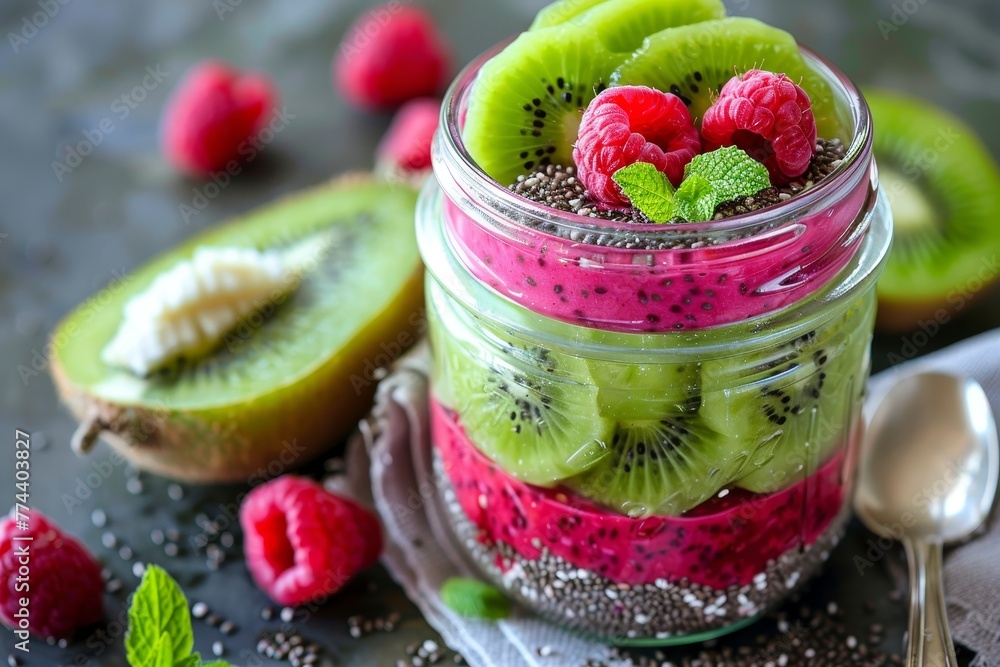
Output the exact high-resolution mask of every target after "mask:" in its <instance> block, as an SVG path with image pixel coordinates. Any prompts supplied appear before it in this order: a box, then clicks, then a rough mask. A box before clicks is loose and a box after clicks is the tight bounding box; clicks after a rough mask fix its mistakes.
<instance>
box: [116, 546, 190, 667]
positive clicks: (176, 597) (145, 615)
mask: <svg viewBox="0 0 1000 667" xmlns="http://www.w3.org/2000/svg"><path fill="white" fill-rule="evenodd" d="M164 636H166V637H167V644H166V646H167V647H169V651H170V658H171V660H170V662H169V667H173V666H174V664H175V663H179V662H182V661H183V660H185V659H186V658H188V656H190V655H191V650H192V649H193V648H194V633H193V632H192V631H191V614H190V613H189V612H188V606H187V600H186V599H185V598H184V593H182V592H181V589H180V587H179V586H178V585H177V582H175V581H174V580H173V579H171V578H170V575H169V574H167V573H166V572H165V571H164V570H163V569H162V568H160V567H158V566H156V565H150V566H149V567H147V568H146V572H145V574H143V575H142V583H140V584H139V588H138V590H136V592H135V595H134V596H132V606H131V607H130V608H129V610H128V635H127V636H126V637H125V652H126V655H127V656H128V661H129V664H131V665H132V666H133V667H149V666H151V665H158V663H157V660H158V659H159V656H158V655H157V653H156V651H157V650H158V649H157V645H158V643H160V642H162V641H163V637H164ZM182 664H183V663H182Z"/></svg>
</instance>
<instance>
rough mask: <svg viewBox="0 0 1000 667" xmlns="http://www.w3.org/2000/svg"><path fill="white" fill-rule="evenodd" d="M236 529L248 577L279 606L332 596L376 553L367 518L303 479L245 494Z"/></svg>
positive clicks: (376, 528) (375, 527)
mask: <svg viewBox="0 0 1000 667" xmlns="http://www.w3.org/2000/svg"><path fill="white" fill-rule="evenodd" d="M240 525H241V526H243V535H244V537H243V546H244V552H245V556H246V562H247V567H248V568H249V569H250V574H252V575H253V578H254V581H256V582H257V585H258V586H260V588H261V589H263V591H264V592H265V593H267V594H268V595H269V596H270V597H271V599H272V600H274V601H275V602H277V603H278V604H282V605H298V604H303V603H306V602H310V601H313V600H317V599H319V598H322V597H325V596H327V595H330V594H331V593H334V592H336V591H337V590H339V589H340V587H341V586H343V585H344V584H345V583H346V582H347V581H348V580H349V579H350V578H351V577H353V576H354V575H355V574H357V573H358V572H360V571H361V570H364V569H365V568H367V567H370V566H371V565H373V564H374V563H375V561H376V560H378V557H379V554H380V553H381V551H382V528H381V526H380V525H379V522H378V520H377V519H376V518H375V517H374V516H373V515H372V514H371V513H370V512H368V511H367V510H365V509H363V508H361V507H360V506H359V505H357V504H356V503H354V502H353V501H351V500H348V499H347V498H343V497H340V496H336V495H334V494H332V493H330V492H329V491H326V490H325V489H324V488H323V487H322V486H320V485H319V484H317V483H316V482H314V481H312V480H310V479H306V478H305V477H297V476H294V475H285V476H283V477H279V478H278V479H276V480H274V481H271V482H268V483H267V484H264V485H263V486H259V487H257V488H256V489H254V490H253V491H251V492H250V494H249V495H248V496H247V497H246V500H244V501H243V505H242V507H240Z"/></svg>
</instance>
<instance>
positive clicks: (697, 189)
mask: <svg viewBox="0 0 1000 667" xmlns="http://www.w3.org/2000/svg"><path fill="white" fill-rule="evenodd" d="M716 196H717V191H716V189H715V187H714V186H713V185H712V181H710V180H708V179H707V178H705V177H704V176H700V175H698V174H692V175H691V176H688V177H687V178H685V179H684V181H683V182H682V183H681V187H680V188H678V189H677V214H678V215H679V216H680V217H682V218H684V219H685V220H687V221H688V222H703V221H705V220H711V219H712V217H713V216H715V207H716V206H718V205H719V204H720V203H721V202H718V201H716Z"/></svg>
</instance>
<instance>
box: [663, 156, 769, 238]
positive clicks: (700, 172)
mask: <svg viewBox="0 0 1000 667" xmlns="http://www.w3.org/2000/svg"><path fill="white" fill-rule="evenodd" d="M694 177H698V178H699V179H702V180H697V181H695V183H694V184H692V185H691V186H689V187H688V188H685V185H687V182H688V181H689V180H691V179H692V178H694ZM704 182H707V183H708V184H709V186H710V188H711V190H710V191H709V190H708V189H706V187H705V183H704ZM769 187H771V177H770V176H769V175H768V173H767V167H765V166H764V165H762V164H761V163H760V162H757V160H754V159H753V158H752V157H750V156H749V155H747V154H746V152H744V151H742V150H740V149H739V148H737V147H736V146H726V147H724V148H719V149H718V150H714V151H712V152H711V153H703V154H701V155H697V156H695V158H694V159H693V160H691V162H689V163H688V165H687V167H685V168H684V182H682V183H681V187H680V189H679V190H678V191H677V199H678V206H679V207H680V210H681V215H682V216H683V217H684V218H685V219H686V220H689V221H691V222H703V221H705V220H711V219H712V217H713V216H714V215H715V209H716V207H718V205H719V204H722V203H723V202H727V201H731V200H733V199H736V198H738V197H749V196H750V195H755V194H757V193H758V192H760V191H761V190H766V189H767V188H769Z"/></svg>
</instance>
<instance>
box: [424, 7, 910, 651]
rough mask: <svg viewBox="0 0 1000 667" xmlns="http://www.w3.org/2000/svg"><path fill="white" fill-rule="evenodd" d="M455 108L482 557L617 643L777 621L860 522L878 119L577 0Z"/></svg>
mask: <svg viewBox="0 0 1000 667" xmlns="http://www.w3.org/2000/svg"><path fill="white" fill-rule="evenodd" d="M654 63H655V65H654ZM761 63H763V64H765V65H767V66H768V68H769V69H768V70H766V71H765V70H761V69H757V68H758V67H760V66H761ZM444 109H445V111H444V122H443V123H442V126H441V129H440V130H439V133H438V137H437V139H436V144H435V156H434V157H435V175H436V179H435V180H433V181H432V182H431V183H429V184H428V186H427V188H426V189H425V192H424V194H423V197H422V202H421V205H420V209H419V211H418V215H417V224H418V237H419V241H420V245H421V252H422V255H423V257H424V261H425V264H426V265H427V267H428V269H429V275H428V316H429V323H430V334H431V339H432V343H433V350H434V358H435V365H434V375H433V379H432V392H433V399H432V408H431V413H432V435H433V442H434V445H435V461H436V470H437V474H438V477H439V484H440V488H441V496H442V500H443V503H442V506H443V507H444V508H445V510H446V511H447V513H448V516H449V518H450V520H451V525H452V526H453V528H454V533H455V537H456V540H457V542H458V543H459V544H460V545H461V546H462V548H463V549H464V550H465V551H466V552H467V553H468V555H469V556H470V559H471V560H472V561H474V562H475V563H476V564H477V565H478V566H479V568H480V570H481V571H482V573H483V575H484V576H485V577H486V578H488V579H490V580H492V581H493V582H494V583H496V584H497V585H498V586H500V587H501V588H502V589H503V590H505V591H506V592H508V594H510V595H511V596H512V597H513V598H515V599H517V600H519V601H520V602H522V603H523V604H524V605H526V606H527V607H529V608H531V609H533V610H536V611H537V612H539V613H540V614H542V615H544V616H546V617H548V618H550V619H552V620H554V621H556V622H558V623H561V624H564V625H567V626H570V627H573V628H576V629H579V630H582V631H586V632H587V633H590V634H593V635H597V636H600V637H603V638H608V639H611V640H614V641H618V642H633V643H644V642H649V643H674V642H680V641H693V640H697V639H704V638H707V637H711V636H715V635H717V634H720V633H722V632H725V631H728V630H731V629H734V628H736V627H740V626H742V625H744V624H746V623H748V622H750V621H752V620H753V619H754V618H756V617H757V616H759V615H760V614H761V613H762V612H764V611H765V610H767V609H768V608H770V607H772V606H773V605H775V604H777V603H778V602H780V601H781V600H782V599H783V598H784V597H785V596H787V595H788V594H789V593H790V592H791V591H792V590H794V589H795V588H797V587H798V586H800V585H801V584H802V583H803V582H804V581H806V580H807V579H808V578H809V577H811V576H812V575H813V574H815V573H816V571H817V570H818V569H819V567H820V566H821V564H822V562H823V561H824V560H825V559H826V558H827V557H828V555H829V552H830V550H831V549H832V548H833V546H834V545H835V544H836V543H837V541H838V539H839V537H840V535H841V533H842V530H843V527H844V523H845V522H846V520H847V514H848V507H849V500H850V493H851V481H852V477H853V472H854V466H855V453H854V450H855V447H856V443H857V440H858V438H859V437H860V434H861V429H862V427H861V416H860V407H861V401H862V397H863V393H864V386H865V382H866V379H867V375H868V370H869V345H870V339H871V331H872V325H873V321H874V310H875V295H874V291H873V288H874V281H875V278H877V275H878V273H879V272H880V271H881V267H882V265H883V261H884V259H885V256H886V253H887V251H888V247H889V240H890V227H891V220H890V218H889V213H888V209H887V207H886V205H885V202H884V199H883V198H880V197H879V196H878V186H877V175H876V170H875V168H874V164H873V161H872V156H871V127H870V121H869V119H868V114H867V109H866V107H865V104H864V101H863V100H862V99H861V98H860V96H859V94H858V93H857V91H856V90H855V89H854V87H853V86H852V85H851V84H850V83H849V82H847V81H846V80H845V79H844V78H843V77H842V76H841V75H840V74H839V73H837V72H836V71H835V70H833V69H832V68H830V67H829V66H828V65H826V64H825V63H823V62H822V61H821V60H820V59H819V58H818V57H817V56H814V55H812V54H810V53H808V52H806V51H804V50H802V49H800V48H799V47H798V45H797V44H796V43H795V41H794V39H792V38H791V37H790V36H789V35H787V33H784V32H782V31H780V30H776V29H774V28H771V27H769V26H766V25H764V24H761V23H759V22H756V21H752V20H750V19H741V18H726V17H725V13H724V10H723V9H722V6H721V3H719V2H715V1H712V0H699V1H696V2H690V1H681V0H642V1H639V0H604V2H580V0H566V1H564V2H560V3H555V4H554V5H551V6H550V7H548V8H546V9H545V10H543V11H542V12H541V13H540V14H539V16H538V18H537V19H536V20H535V22H534V23H533V24H532V26H531V28H530V29H529V30H528V31H527V32H525V33H524V34H523V35H521V36H520V37H519V38H518V39H516V40H514V41H513V42H511V43H510V44H508V45H506V46H505V47H502V48H499V49H496V50H494V51H493V52H491V53H489V54H487V55H486V56H484V57H483V58H481V59H480V60H479V61H477V62H475V63H473V64H472V65H471V66H470V67H469V68H468V69H467V70H466V71H465V72H464V73H463V74H462V75H460V77H459V79H458V80H457V81H456V83H455V85H454V86H453V87H452V90H451V91H450V93H449V95H448V98H447V99H446V101H445V106H444Z"/></svg>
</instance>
